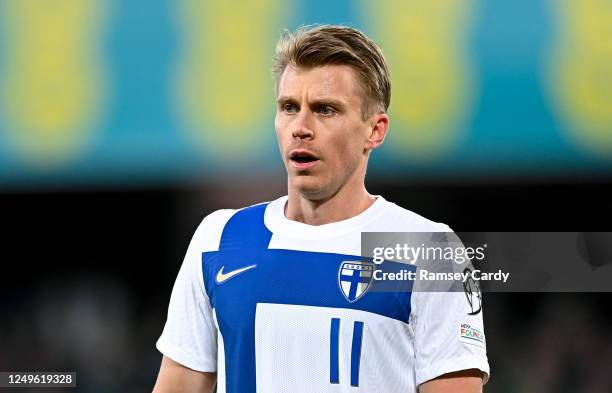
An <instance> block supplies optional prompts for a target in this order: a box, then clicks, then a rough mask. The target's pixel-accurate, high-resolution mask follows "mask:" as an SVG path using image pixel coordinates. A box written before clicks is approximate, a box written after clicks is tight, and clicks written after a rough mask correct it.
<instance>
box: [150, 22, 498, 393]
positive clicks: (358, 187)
mask: <svg viewBox="0 0 612 393" xmlns="http://www.w3.org/2000/svg"><path fill="white" fill-rule="evenodd" d="M275 74H276V90H277V113H276V120H275V127H276V134H277V137H278V144H279V148H280V152H281V156H282V158H283V161H284V163H285V166H286V169H287V175H288V176H287V180H288V196H286V197H282V198H279V199H277V200H275V201H273V202H270V203H264V204H259V205H255V206H251V207H248V208H244V209H239V210H220V211H217V212H214V213H212V214H211V215H209V216H207V217H206V218H205V219H204V220H203V222H202V223H201V225H200V226H199V228H198V229H197V231H196V233H195V235H194V237H193V239H192V241H191V244H190V246H189V249H188V251H187V255H186V257H185V260H184V262H183V265H182V267H181V270H180V272H179V274H178V277H177V280H176V283H175V286H174V289H173V292H172V296H171V299H170V306H169V311H168V320H167V322H166V325H165V328H164V331H163V333H162V335H161V337H160V339H159V341H158V342H157V348H158V349H159V350H160V351H161V352H162V353H163V354H164V357H163V360H162V366H161V370H160V373H159V376H158V380H157V383H156V386H155V388H154V392H155V393H166V392H210V391H211V390H212V389H213V385H214V384H215V381H216V384H217V391H218V392H228V393H250V392H264V393H277V392H291V393H301V392H309V393H312V392H317V393H320V392H369V393H374V392H381V393H393V392H415V391H417V389H418V390H419V391H420V392H424V393H429V392H453V393H461V392H480V391H481V390H482V384H483V377H484V378H487V376H488V372H489V370H488V363H487V359H486V353H485V348H484V342H483V343H482V345H480V346H475V345H467V344H465V343H464V342H462V341H461V340H460V333H459V324H460V322H461V321H467V322H469V323H470V324H471V326H477V327H478V328H479V329H480V330H479V331H482V314H477V315H468V313H469V311H470V310H469V306H468V303H467V301H466V299H465V295H464V294H463V293H446V294H442V295H445V296H446V297H444V296H443V297H441V296H439V295H440V294H435V293H414V294H412V295H413V296H410V294H409V293H408V294H393V293H391V294H390V293H380V292H379V293H374V292H372V291H370V292H367V291H363V292H362V293H361V294H359V296H356V293H355V292H354V291H353V293H347V291H345V290H343V288H342V286H341V285H340V282H339V269H342V268H343V267H344V266H345V265H343V263H344V262H346V261H355V260H357V259H358V258H359V255H360V234H361V232H386V231H395V232H417V231H421V232H438V231H442V232H445V231H450V229H449V228H448V227H447V226H446V225H443V224H437V223H434V222H431V221H429V220H427V219H425V218H423V217H421V216H418V215H417V214H415V213H412V212H410V211H408V210H405V209H402V208H400V207H398V206H397V205H395V204H393V203H390V202H387V201H386V200H385V199H384V198H383V197H382V196H374V195H370V194H369V193H368V192H367V190H366V188H365V186H364V178H365V173H366V166H367V163H368V158H369V156H370V153H371V152H372V150H374V149H376V148H377V147H379V146H380V145H381V144H382V143H383V140H384V139H385V136H386V134H387V128H388V126H389V117H388V115H387V114H386V111H387V108H388V106H389V102H390V82H389V74H388V70H387V65H386V63H385V60H384V57H383V55H382V53H381V51H380V49H379V48H378V47H377V46H376V44H374V43H373V42H372V41H371V40H370V39H368V38H367V37H366V36H364V35H363V34H362V33H361V32H359V31H357V30H355V29H352V28H347V27H342V26H319V27H316V28H309V29H302V30H300V31H298V32H297V33H295V34H287V35H285V36H284V37H283V38H282V39H281V41H280V42H279V44H278V47H277V53H276V58H275ZM357 263H359V262H357Z"/></svg>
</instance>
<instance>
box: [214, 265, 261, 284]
mask: <svg viewBox="0 0 612 393" xmlns="http://www.w3.org/2000/svg"><path fill="white" fill-rule="evenodd" d="M256 266H257V265H250V266H245V267H242V268H240V269H236V270H232V271H231V272H227V273H223V268H224V267H225V266H221V269H220V270H219V272H218V273H217V278H216V280H217V284H221V283H223V282H225V281H227V280H229V279H230V278H232V277H234V276H236V275H238V274H240V273H242V272H246V271H247V270H251V269H253V268H254V267H256Z"/></svg>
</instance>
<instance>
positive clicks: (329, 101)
mask: <svg viewBox="0 0 612 393" xmlns="http://www.w3.org/2000/svg"><path fill="white" fill-rule="evenodd" d="M276 102H277V103H278V104H286V103H297V100H295V99H294V98H292V97H289V96H280V97H278V99H277V100H276ZM308 105H310V106H311V107H318V106H323V105H329V106H332V107H334V108H337V109H343V108H345V107H346V104H345V103H344V102H343V101H340V100H335V99H333V98H317V99H315V100H312V101H310V102H309V103H308Z"/></svg>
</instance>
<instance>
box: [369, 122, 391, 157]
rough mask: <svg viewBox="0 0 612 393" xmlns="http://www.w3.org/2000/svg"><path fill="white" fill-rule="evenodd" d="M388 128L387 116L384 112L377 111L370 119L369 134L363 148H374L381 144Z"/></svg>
mask: <svg viewBox="0 0 612 393" xmlns="http://www.w3.org/2000/svg"><path fill="white" fill-rule="evenodd" d="M388 129H389V116H388V115H387V114H386V113H378V114H375V115H373V116H372V119H371V120H370V128H369V135H368V137H367V139H366V144H365V150H366V151H368V150H374V149H376V148H378V147H379V146H380V145H382V143H383V141H384V140H385V137H386V136H387V130H388Z"/></svg>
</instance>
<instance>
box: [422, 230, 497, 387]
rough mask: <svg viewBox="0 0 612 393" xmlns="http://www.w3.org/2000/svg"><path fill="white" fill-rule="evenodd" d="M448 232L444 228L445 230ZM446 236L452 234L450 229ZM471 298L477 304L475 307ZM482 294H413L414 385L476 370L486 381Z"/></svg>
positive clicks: (452, 291)
mask: <svg viewBox="0 0 612 393" xmlns="http://www.w3.org/2000/svg"><path fill="white" fill-rule="evenodd" d="M446 228H448V227H446ZM446 232H452V231H451V230H450V228H448V229H447V230H446ZM475 297H477V299H478V302H479V303H480V304H479V306H478V307H475V306H476V304H474V302H475V300H474V299H475ZM481 300H482V294H481V293H480V290H477V293H470V294H468V293H466V292H465V291H464V290H457V289H454V290H448V291H446V292H444V291H442V292H440V291H426V290H424V291H416V292H414V293H413V298H412V307H413V311H414V314H413V315H414V318H413V322H414V340H415V357H416V359H415V360H416V366H415V368H416V369H415V374H416V382H417V385H420V384H422V383H423V382H427V381H429V380H431V379H434V378H436V377H439V376H441V375H443V374H446V373H450V372H454V371H460V370H467V369H479V370H481V371H482V372H483V373H484V375H483V378H484V379H483V382H484V383H486V382H487V381H488V379H489V374H490V369H489V363H488V360H487V351H486V339H485V335H484V326H483V317H482V315H483V314H482V302H481Z"/></svg>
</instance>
